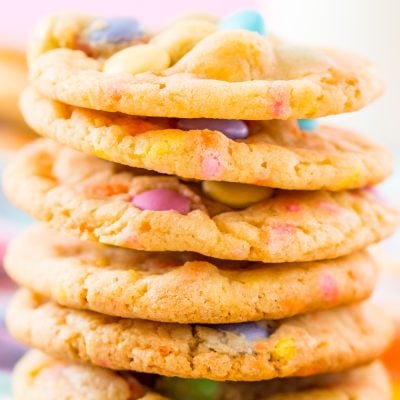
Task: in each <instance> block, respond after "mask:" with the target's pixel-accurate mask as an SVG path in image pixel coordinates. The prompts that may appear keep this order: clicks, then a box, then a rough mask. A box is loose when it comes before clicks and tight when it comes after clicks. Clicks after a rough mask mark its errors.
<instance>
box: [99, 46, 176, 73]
mask: <svg viewBox="0 0 400 400" xmlns="http://www.w3.org/2000/svg"><path fill="white" fill-rule="evenodd" d="M169 64H170V56H169V54H168V53H167V52H166V51H165V50H163V49H162V48H160V47H158V46H155V45H152V44H139V45H136V46H131V47H127V48H126V49H123V50H121V51H118V52H117V53H115V54H114V55H113V56H111V57H110V58H109V59H108V60H107V61H106V62H105V63H104V67H103V71H104V72H106V73H111V74H113V73H114V74H118V73H123V72H129V73H131V74H139V73H141V72H147V71H159V70H162V69H165V68H167V67H169Z"/></svg>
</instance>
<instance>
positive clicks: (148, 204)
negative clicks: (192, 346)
mask: <svg viewBox="0 0 400 400" xmlns="http://www.w3.org/2000/svg"><path fill="white" fill-rule="evenodd" d="M132 204H133V205H134V206H135V207H137V208H140V209H141V210H153V211H169V210H175V211H178V212H180V213H181V214H187V213H188V212H189V211H190V199H188V198H187V197H185V196H183V195H182V194H180V193H178V192H176V191H175V190H171V189H153V190H148V191H147V192H142V193H140V194H138V195H136V196H135V197H134V198H133V199H132Z"/></svg>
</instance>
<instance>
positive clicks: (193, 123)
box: [177, 118, 249, 139]
mask: <svg viewBox="0 0 400 400" xmlns="http://www.w3.org/2000/svg"><path fill="white" fill-rule="evenodd" d="M177 126H178V128H179V129H182V130H184V131H189V130H192V129H193V130H195V129H209V130H211V131H219V132H222V133H223V134H224V135H225V136H227V137H228V138H230V139H246V138H247V136H249V128H248V126H247V125H246V123H245V122H243V121H241V120H237V119H211V118H193V119H180V120H178V123H177Z"/></svg>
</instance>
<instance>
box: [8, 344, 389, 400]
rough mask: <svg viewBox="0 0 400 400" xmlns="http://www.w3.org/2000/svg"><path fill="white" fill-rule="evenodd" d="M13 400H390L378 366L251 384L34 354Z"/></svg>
mask: <svg viewBox="0 0 400 400" xmlns="http://www.w3.org/2000/svg"><path fill="white" fill-rule="evenodd" d="M13 386H14V394H15V400H25V399H27V398H29V399H30V400H39V399H40V400H67V399H68V400H75V399H76V400H78V399H79V400H81V399H85V400H137V399H141V400H161V399H165V400H166V399H174V400H183V399H185V400H306V399H308V400H309V399H315V400H316V399H321V400H322V399H324V400H336V399H338V400H339V399H352V400H358V399H359V400H361V399H362V400H375V399H379V400H388V399H390V384H389V380H388V377H387V374H386V372H385V370H384V368H383V367H382V365H381V364H380V363H378V362H375V363H373V364H370V365H367V366H365V367H361V368H357V369H354V370H351V371H348V372H344V373H340V374H331V375H320V376H316V377H311V378H291V379H274V380H271V381H261V382H253V383H238V382H236V383H234V382H215V381H206V380H194V379H179V378H166V377H161V376H159V375H147V374H136V375H135V374H131V373H127V372H116V371H111V370H107V369H103V368H99V367H90V366H83V365H79V364H74V363H71V362H63V361H56V360H55V359H53V358H50V357H48V356H46V355H45V354H43V353H41V352H39V351H37V350H33V351H31V352H29V353H28V354H27V355H26V356H25V357H24V358H23V359H22V360H21V361H20V362H19V363H18V365H17V367H16V368H15V371H14V378H13Z"/></svg>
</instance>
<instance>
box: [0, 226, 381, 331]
mask: <svg viewBox="0 0 400 400" xmlns="http://www.w3.org/2000/svg"><path fill="white" fill-rule="evenodd" d="M5 267H6V270H7V272H8V274H9V275H10V276H11V277H12V278H13V279H14V280H15V281H16V282H17V283H18V284H19V285H21V286H24V287H28V288H30V289H32V290H33V291H34V292H36V293H40V294H42V295H43V296H45V297H47V298H52V299H53V300H54V301H56V302H57V303H59V304H62V305H64V306H68V307H72V308H80V309H88V310H92V311H97V312H100V313H102V314H108V315H115V316H119V317H125V318H141V319H150V320H155V321H162V322H178V323H195V322H198V323H228V322H246V321H256V320H261V319H281V318H286V317H290V316H293V315H296V314H300V313H306V312H311V311H315V310H322V309H326V308H333V307H338V306H340V305H343V304H349V303H355V302H358V301H360V300H363V299H365V298H366V297H368V296H369V295H370V294H371V292H372V290H373V288H374V286H375V282H376V279H377V265H376V263H375V262H374V261H373V259H372V257H371V256H369V254H368V253H366V252H359V253H355V254H353V255H350V256H347V257H342V258H338V259H334V260H330V261H320V262H310V263H293V264H279V265H274V264H261V263H247V262H240V261H222V260H217V259H209V258H206V257H202V256H200V255H196V254H193V253H170V252H169V253H148V252H141V251H137V250H128V249H123V248H119V247H114V246H104V245H99V244H96V243H94V242H83V241H80V240H77V239H74V238H70V237H68V236H65V235H62V234H57V233H55V232H54V231H52V230H49V229H48V228H46V227H45V226H43V225H38V226H34V227H32V228H30V229H29V230H27V231H26V232H25V233H24V234H23V235H21V236H20V237H19V238H18V239H16V240H15V241H14V242H13V243H12V244H11V245H10V246H9V249H8V253H7V257H6V259H5Z"/></svg>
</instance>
